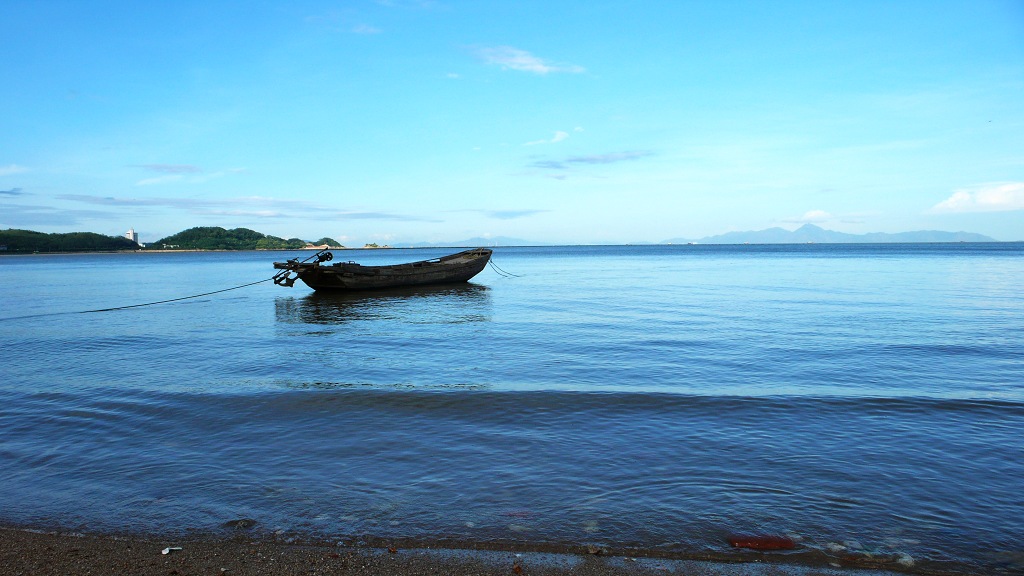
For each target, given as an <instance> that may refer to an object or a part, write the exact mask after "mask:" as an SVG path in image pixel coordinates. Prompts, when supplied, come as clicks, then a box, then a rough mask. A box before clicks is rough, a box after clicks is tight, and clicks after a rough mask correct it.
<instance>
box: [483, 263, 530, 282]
mask: <svg viewBox="0 0 1024 576" xmlns="http://www.w3.org/2000/svg"><path fill="white" fill-rule="evenodd" d="M487 263H488V264H490V265H491V269H492V270H494V271H495V272H497V273H498V275H499V276H501V277H503V278H522V276H521V275H519V274H513V273H511V272H507V271H505V270H502V269H501V268H500V267H498V265H497V264H495V263H494V260H493V259H491V260H488V261H487Z"/></svg>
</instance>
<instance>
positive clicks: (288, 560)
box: [0, 528, 898, 576]
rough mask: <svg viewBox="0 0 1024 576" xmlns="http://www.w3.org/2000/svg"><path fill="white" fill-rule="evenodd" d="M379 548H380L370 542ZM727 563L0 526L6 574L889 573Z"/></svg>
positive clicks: (0, 570)
mask: <svg viewBox="0 0 1024 576" xmlns="http://www.w3.org/2000/svg"><path fill="white" fill-rule="evenodd" d="M375 544H379V543H375ZM764 560H768V561H751V562H739V563H725V562H714V561H703V560H672V559H659V558H637V557H630V556H619V555H614V554H591V553H587V552H586V551H584V552H582V553H579V554H566V553H549V552H516V551H513V550H467V549H446V548H402V547H400V546H390V545H383V546H377V545H365V546H362V545H361V546H348V545H336V546H330V545H298V544H286V543H278V542H267V541H259V540H251V539H248V538H245V537H241V536H240V537H236V538H225V539H199V540H159V539H146V538H136V537H130V538H124V537H106V536H91V535H79V534H57V533H43V532H35V531H25V530H17V529H8V528H3V529H0V574H2V575H4V576H6V575H34V576H48V575H54V576H56V575H100V574H124V575H135V576H147V575H153V576H155V575H160V576H168V575H178V576H187V575H214V576H248V575H252V576H257V575H274V576H289V575H303V576H309V575H317V574H345V575H352V576H363V575H366V576H369V575H381V574H388V575H395V576H415V575H428V574H429V575H438V574H442V575H458V576H461V575H466V576H469V575H495V576H498V575H500V576H510V575H511V576H523V575H537V576H544V575H546V576H561V575H577V576H604V575H612V574H616V575H646V574H680V575H687V576H782V575H798V576H849V575H850V574H856V575H857V576H895V575H896V574H898V573H897V572H891V571H883V570H873V569H867V570H865V569H842V568H832V567H807V566H800V565H794V564H786V563H784V562H778V561H771V559H770V558H767V557H766V558H764Z"/></svg>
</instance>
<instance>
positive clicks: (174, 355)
mask: <svg viewBox="0 0 1024 576" xmlns="http://www.w3.org/2000/svg"><path fill="white" fill-rule="evenodd" d="M448 252H451V250H444V249H416V250H411V249H406V250H372V251H371V250H352V251H348V250H346V251H338V252H336V254H335V256H336V260H356V261H359V262H360V263H363V264H384V263H397V262H403V261H411V260H420V259H426V258H432V257H436V256H440V255H442V254H445V253H448ZM292 256H294V254H291V253H274V252H235V253H139V254H88V255H33V256H4V257H2V258H0V282H2V284H0V285H2V286H3V288H2V289H0V290H2V301H0V306H2V309H0V366H2V371H3V372H2V376H3V378H2V380H0V430H2V435H0V523H4V524H7V525H14V526H24V527H37V528H60V529H71V530H80V531H91V532H99V533H158V534H179V533H189V532H198V533H211V534H216V533H218V532H217V531H218V530H220V529H221V526H222V525H223V524H224V523H225V522H228V521H231V520H233V519H237V518H252V519H254V520H256V521H257V522H258V524H257V526H256V528H255V529H254V533H255V534H263V535H266V536H268V537H271V536H274V535H277V536H279V537H295V538H303V539H321V540H329V541H333V540H336V539H339V540H340V539H345V538H358V537H360V536H375V537H381V538H415V539H421V540H423V541H437V540H443V539H451V540H456V541H464V542H474V541H496V542H502V541H508V542H513V541H514V542H528V543H529V542H533V543H557V544H578V543H600V544H603V545H608V546H613V547H633V548H639V549H641V550H652V551H655V550H656V551H659V552H672V553H677V554H679V555H682V556H686V555H691V556H700V557H709V556H710V557H722V558H726V559H750V557H749V556H748V554H750V553H747V552H742V551H736V550H732V549H730V547H729V545H728V543H727V536H728V535H729V534H732V533H738V532H739V533H773V534H788V535H790V536H791V537H793V538H795V539H797V540H798V543H799V546H798V549H797V550H796V551H794V552H792V553H788V554H791V557H792V559H793V560H794V561H807V562H824V561H828V562H834V563H840V564H843V563H846V564H849V563H853V564H856V563H857V561H858V560H863V561H865V562H868V561H870V562H875V563H876V564H871V565H877V564H878V563H881V565H883V566H885V565H890V564H891V565H892V566H894V567H897V568H899V569H901V570H910V571H928V570H937V569H941V570H952V571H962V572H967V573H970V572H991V573H1009V572H1013V571H1018V570H1021V569H1022V568H1024V563H1022V559H1024V548H1022V546H1021V544H1020V543H1019V535H1020V534H1021V533H1024V499H1022V498H1021V497H1020V493H1021V491H1022V488H1024V480H1022V479H1024V435H1022V434H1021V430H1022V429H1024V338H1022V337H1021V335H1022V334H1024V296H1022V292H1021V289H1020V287H1021V286H1024V246H1022V245H1021V244H1013V243H1006V244H890V245H762V246H746V245H744V246H609V247H595V246H587V247H535V248H497V249H496V250H495V253H494V262H495V263H496V264H497V265H498V266H500V270H503V271H506V272H508V273H511V274H514V275H515V276H509V275H508V274H503V273H500V272H499V271H497V270H493V269H489V270H486V271H485V272H484V273H482V274H481V275H479V276H477V277H476V278H475V279H474V280H473V281H472V282H471V283H470V284H467V285H459V286H449V287H437V288H424V289H416V290H398V291H389V292H383V293H366V294H352V295H337V294H334V295H331V294H320V293H314V292H313V291H311V290H309V289H308V288H306V287H304V286H302V285H301V284H297V285H296V286H295V287H294V288H290V289H288V288H281V287H277V286H274V285H273V284H272V283H270V282H261V283H257V284H254V285H251V286H247V287H244V288H239V289H236V290H228V291H224V292H218V293H215V294H210V295H207V296H202V297H198V298H189V299H184V300H177V299H178V298H182V297H186V296H191V295H195V294H203V293H207V292H215V291H219V290H223V289H227V288H232V287H235V286H239V285H243V284H249V283H252V282H259V281H260V280H266V279H268V278H269V277H270V276H271V275H272V274H273V269H272V266H271V263H272V262H273V261H274V260H283V259H285V258H289V257H292ZM163 300H175V301H172V302H168V303H164V304H159V305H153V306H139V307H131V308H121V309H115V310H108V311H104V312H90V311H92V310H105V309H109V308H119V307H124V306H133V305H136V304H145V303H149V302H156V301H163Z"/></svg>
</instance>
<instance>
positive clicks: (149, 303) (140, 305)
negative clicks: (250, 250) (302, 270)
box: [79, 277, 273, 314]
mask: <svg viewBox="0 0 1024 576" xmlns="http://www.w3.org/2000/svg"><path fill="white" fill-rule="evenodd" d="M271 280H273V278H272V277H271V278H264V279H263V280H257V281H255V282H249V283H248V284H241V285H239V286H232V287H231V288H224V289H223V290H214V291H213V292H204V293H202V294H193V295H192V296H182V297H181V298H171V299H170V300H158V301H156V302H146V303H145V304H132V305H130V306H115V307H113V308H98V309H96V310H83V311H81V312H79V314H89V313H92V312H110V311H113V310H126V309H128V308H141V307H143V306H153V305H155V304H167V303H168V302H178V301H180V300H191V299H192V298H202V297H203V296H210V295H212V294H220V293H221V292H229V291H231V290H238V289H239V288H245V287H248V286H255V285H257V284H262V283H264V282H270V281H271Z"/></svg>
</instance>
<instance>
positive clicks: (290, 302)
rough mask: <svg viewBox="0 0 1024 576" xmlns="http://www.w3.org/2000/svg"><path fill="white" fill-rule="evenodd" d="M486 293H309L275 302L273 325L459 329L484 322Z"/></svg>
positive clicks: (457, 289)
mask: <svg viewBox="0 0 1024 576" xmlns="http://www.w3.org/2000/svg"><path fill="white" fill-rule="evenodd" d="M489 290H490V289H489V288H488V287H486V286H481V285H479V284H468V283H467V284H448V285H440V286H416V287H404V288H389V289H382V290H374V291H372V292H344V291H342V292H338V291H321V290H318V291H316V292H312V293H309V294H307V295H306V296H303V297H302V298H278V299H277V301H276V302H275V304H274V312H275V315H276V317H277V321H278V322H285V323H289V324H321V325H324V324H344V323H347V322H353V321H358V320H398V321H403V322H429V323H447V324H454V323H462V322H479V321H484V320H487V319H488V318H489V314H488V306H487V305H488V304H489V303H490V295H489V293H488V292H489Z"/></svg>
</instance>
